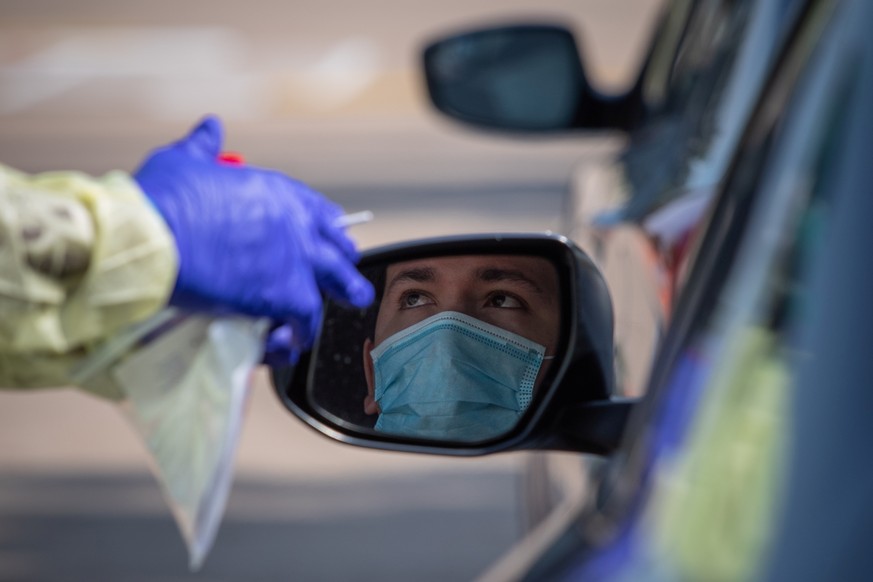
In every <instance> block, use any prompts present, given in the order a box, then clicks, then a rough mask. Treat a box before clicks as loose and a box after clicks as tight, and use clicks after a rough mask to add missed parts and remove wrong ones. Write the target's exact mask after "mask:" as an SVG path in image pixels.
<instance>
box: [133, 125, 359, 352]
mask: <svg viewBox="0 0 873 582" xmlns="http://www.w3.org/2000/svg"><path fill="white" fill-rule="evenodd" d="M222 133H223V132H222V127H221V123H220V121H219V120H218V119H217V118H215V117H207V118H206V119H204V120H203V121H202V122H201V123H200V125H199V126H198V127H196V128H195V129H194V130H193V131H192V132H191V133H190V134H189V135H188V136H187V137H185V138H183V139H182V140H180V141H178V142H176V143H174V144H170V145H168V146H166V147H163V148H159V149H157V150H155V151H154V152H152V154H151V155H150V156H149V157H148V158H147V159H146V161H145V163H143V165H142V167H141V168H140V169H139V170H138V171H137V172H136V174H135V175H134V178H135V179H136V181H137V182H138V183H139V185H140V187H141V188H142V190H143V192H145V194H146V196H147V197H148V198H149V199H150V200H151V201H152V203H153V204H154V206H155V207H156V208H157V210H158V211H159V212H160V214H161V215H162V216H163V217H164V219H165V221H166V222H167V224H168V225H169V227H170V230H171V231H172V233H173V236H174V237H175V239H176V246H177V248H178V251H179V275H178V278H177V280H176V286H175V288H174V290H173V294H172V297H171V299H170V304H171V305H173V306H177V307H180V308H183V309H187V310H189V311H198V312H207V313H239V314H243V315H250V316H257V317H268V318H271V319H272V320H274V321H276V322H278V323H287V324H290V326H291V328H292V330H293V334H288V330H287V328H285V330H284V331H282V332H281V333H280V334H279V335H278V336H276V337H275V338H272V339H273V341H272V342H268V344H270V345H272V346H273V347H274V348H275V347H277V346H278V342H279V341H280V340H282V338H286V339H285V340H282V341H287V338H288V335H292V336H293V347H294V348H297V349H299V348H304V347H307V346H308V345H310V344H311V342H312V340H313V338H314V337H315V334H316V332H317V326H318V321H319V319H320V316H321V295H320V293H319V289H321V290H324V291H326V292H327V293H328V294H329V295H331V296H332V297H334V298H336V299H337V300H340V301H344V302H347V303H350V304H352V305H354V306H356V307H366V306H367V305H369V304H370V303H371V302H372V301H373V297H374V292H373V288H372V285H370V283H369V281H367V280H366V279H365V278H364V277H362V276H361V275H360V273H358V271H357V270H356V269H355V266H354V264H355V263H356V262H357V260H358V255H357V252H356V251H355V246H354V243H353V242H352V241H351V240H350V239H349V238H348V237H347V236H346V234H345V232H344V231H343V229H342V228H338V227H336V226H334V221H335V220H336V218H337V217H339V216H341V215H342V209H341V208H340V207H339V206H338V205H336V204H334V203H332V202H330V201H329V200H327V199H325V198H324V197H322V196H321V195H320V194H318V193H316V192H315V191H313V190H312V189H310V188H309V187H308V186H306V185H305V184H303V183H301V182H298V181H296V180H293V179H291V178H289V177H287V176H285V175H283V174H281V173H279V172H275V171H272V170H265V169H258V168H253V167H249V166H229V165H225V164H223V163H221V162H220V161H218V159H217V158H218V155H219V154H220V152H221V150H222ZM279 329H282V328H279ZM276 331H278V330H276ZM291 357H292V358H293V356H291Z"/></svg>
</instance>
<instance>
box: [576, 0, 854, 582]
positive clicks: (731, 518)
mask: <svg viewBox="0 0 873 582" xmlns="http://www.w3.org/2000/svg"><path fill="white" fill-rule="evenodd" d="M836 4H837V3H836V2H829V1H820V2H812V3H810V6H809V8H808V9H807V11H806V13H805V15H804V16H803V23H802V26H801V27H800V28H799V29H798V30H797V32H796V33H795V35H794V38H793V41H792V44H791V48H790V50H789V51H788V52H787V54H786V55H784V57H783V59H782V61H781V64H780V67H779V69H778V71H777V74H776V76H775V77H774V79H773V80H772V81H771V84H770V86H769V88H768V90H767V93H766V95H765V98H764V99H763V101H762V103H761V104H760V105H759V107H758V108H757V111H756V114H755V116H754V118H753V121H752V124H751V126H750V128H749V129H748V131H747V133H746V135H745V139H744V143H743V145H742V147H741V149H740V152H739V155H738V157H737V158H736V162H735V165H734V167H733V171H732V174H731V178H730V179H729V181H728V182H727V183H726V187H725V189H724V190H723V191H722V192H721V194H720V196H719V199H718V201H717V204H716V206H715V211H714V212H713V213H712V216H711V221H710V224H709V227H708V230H707V234H706V236H705V238H704V240H703V242H702V244H701V247H700V250H699V255H698V261H697V262H696V264H695V267H694V270H693V272H692V274H691V275H690V277H689V282H688V286H687V287H686V289H685V292H684V293H683V296H682V298H681V299H680V304H679V308H678V310H677V314H676V318H675V320H674V322H673V325H672V328H671V331H670V332H669V334H668V338H667V340H666V342H665V344H664V347H663V349H662V350H661V352H660V354H659V361H660V366H659V367H658V368H656V370H655V373H654V374H653V378H652V384H651V392H650V395H649V399H648V401H647V402H646V404H645V406H644V407H643V409H642V411H641V414H640V415H639V416H638V417H637V418H636V419H634V427H633V429H632V432H631V434H629V439H630V440H629V446H628V447H627V449H626V450H625V451H624V452H623V453H622V455H620V457H619V459H618V460H617V461H616V463H614V465H613V467H612V468H611V470H612V471H613V473H612V474H613V476H614V477H613V478H611V479H607V480H606V481H605V485H604V488H603V491H602V496H601V508H600V510H599V511H598V512H597V515H596V517H595V518H592V517H591V516H587V521H586V523H587V524H588V530H587V534H586V536H587V539H589V540H591V539H600V540H603V539H610V540H611V543H610V544H607V546H606V547H607V549H606V550H605V551H603V552H601V553H599V554H598V555H597V556H596V557H595V558H594V559H593V560H587V561H585V562H584V563H580V564H579V566H578V567H579V568H580V569H581V570H584V572H585V573H587V574H588V575H593V574H594V573H596V574H597V576H596V578H597V579H601V578H606V579H614V577H617V578H618V579H638V577H640V576H643V575H647V574H650V573H651V572H653V571H658V572H661V573H663V574H664V575H665V578H666V579H674V578H678V579H691V580H695V579H721V580H732V579H748V578H749V577H750V576H751V575H752V574H754V572H755V569H756V568H757V567H758V565H759V560H760V558H761V554H760V552H762V551H764V550H765V549H766V545H765V542H766V540H767V539H768V534H769V533H770V527H771V526H770V524H771V523H772V519H773V517H774V516H775V508H776V504H775V495H776V492H777V491H778V487H779V484H780V479H781V476H782V475H783V473H782V472H781V469H782V466H781V463H782V462H783V460H784V458H783V457H782V455H781V452H782V450H783V448H784V447H785V445H786V443H785V441H784V437H785V435H786V425H787V423H788V422H789V417H788V403H789V401H790V398H791V396H792V386H793V384H794V383H795V382H796V381H797V380H798V378H797V374H798V369H799V368H798V366H799V365H800V364H802V363H803V362H804V361H805V360H806V359H807V358H808V357H810V354H809V353H807V352H805V351H804V346H803V345H802V344H800V343H799V340H798V338H800V337H801V336H802V335H803V333H805V330H806V328H807V327H808V326H809V322H810V319H809V314H810V311H811V309H810V305H811V299H810V289H811V287H810V285H811V279H810V274H811V273H813V272H814V269H815V267H816V265H818V264H820V263H821V262H823V261H826V260H828V258H827V257H826V256H824V255H823V251H822V249H823V243H824V241H826V240H827V238H828V236H829V221H830V217H831V215H832V213H833V208H834V205H835V202H836V201H835V200H834V199H833V197H832V185H833V183H834V179H835V178H836V177H837V176H836V172H837V168H838V167H839V162H840V159H841V157H842V156H844V155H846V152H847V150H848V148H847V145H846V142H847V136H848V135H849V132H850V130H851V128H852V123H853V120H852V118H851V117H850V113H851V112H852V111H853V108H852V107H847V105H848V104H852V103H855V104H856V107H855V108H854V110H858V108H859V107H860V105H858V98H857V79H859V78H860V77H861V76H860V75H859V74H858V70H857V67H858V59H853V58H852V55H851V50H852V46H853V43H852V42H851V39H849V40H847V39H845V38H844V37H842V36H841V35H840V34H839V33H840V32H841V29H840V28H839V27H837V26H833V27H831V29H829V32H828V35H827V36H826V37H825V40H824V41H823V42H822V43H821V44H820V45H818V44H817V43H818V41H819V39H820V36H821V35H822V33H823V30H824V29H825V26H826V25H827V24H828V23H829V22H831V21H832V17H833V16H834V10H835V5H836ZM833 20H834V21H836V22H840V20H838V19H836V18H834V19H833ZM842 20H843V21H845V20H846V19H845V18H843V19H842ZM619 558H620V559H619ZM635 576H636V577H635Z"/></svg>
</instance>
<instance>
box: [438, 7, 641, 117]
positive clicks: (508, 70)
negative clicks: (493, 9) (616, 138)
mask: <svg viewBox="0 0 873 582" xmlns="http://www.w3.org/2000/svg"><path fill="white" fill-rule="evenodd" d="M423 68H424V74H425V80H426V83H427V88H428V93H429V95H430V98H431V101H432V103H433V105H434V106H435V107H436V108H437V109H438V110H439V111H440V112H442V113H444V114H445V115H447V116H448V117H450V118H453V119H455V120H458V121H461V122H463V123H466V124H469V125H473V126H476V127H482V128H489V129H496V130H503V131H512V132H521V133H549V132H556V131H566V130H572V129H592V130H593V129H620V130H627V129H630V128H631V127H633V126H634V124H635V123H636V122H637V119H638V116H639V99H638V95H637V93H636V92H631V93H629V94H628V95H624V96H621V97H607V96H604V95H601V94H599V93H598V92H596V91H595V90H594V89H593V88H592V87H591V85H590V84H589V82H588V78H587V75H586V73H585V68H584V66H583V64H582V59H581V57H580V51H579V47H578V45H577V43H576V39H575V37H574V36H573V34H572V33H571V32H570V31H569V30H567V29H566V28H564V27H562V26H558V25H552V24H517V25H510V26H500V27H494V28H484V29H479V30H474V31H470V32H465V33H461V34H455V35H451V36H448V37H445V38H442V39H440V40H437V41H436V42H433V43H431V44H430V45H429V46H428V47H427V48H426V49H425V50H424V52H423Z"/></svg>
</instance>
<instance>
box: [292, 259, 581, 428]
mask: <svg viewBox="0 0 873 582" xmlns="http://www.w3.org/2000/svg"><path fill="white" fill-rule="evenodd" d="M361 271H362V272H363V273H364V275H365V276H367V277H368V278H369V279H370V280H371V281H372V282H373V284H374V286H375V287H376V293H377V299H376V302H375V303H374V305H373V306H372V307H371V308H370V309H367V310H358V309H350V308H348V307H345V306H342V305H338V304H336V303H334V302H328V304H327V306H326V311H325V319H324V324H323V327H322V332H321V335H320V339H319V341H318V343H317V345H316V346H315V348H314V350H313V353H312V358H313V360H312V362H311V365H310V368H309V378H308V381H307V383H308V390H309V400H310V402H311V403H312V404H313V405H314V406H315V407H317V408H318V409H319V412H320V413H321V414H323V415H324V416H325V417H327V418H329V419H331V420H332V421H333V422H335V423H337V424H340V425H341V426H345V427H348V428H353V429H355V430H362V429H363V430H372V431H375V432H376V433H380V434H383V435H397V436H403V437H413V438H421V439H438V440H440V441H457V442H475V441H482V440H487V439H491V438H494V437H498V436H500V435H502V434H504V433H506V432H507V431H509V430H511V429H513V428H514V427H515V426H516V424H517V423H518V421H519V419H520V418H521V416H522V415H523V414H524V412H525V410H527V408H528V406H529V405H530V402H531V399H532V398H534V396H535V395H536V394H537V393H538V390H541V389H543V388H544V386H545V382H546V380H545V379H546V378H547V377H548V376H549V371H550V370H551V369H553V368H555V369H556V367H559V365H560V361H561V357H559V356H560V355H561V353H560V352H561V350H562V345H563V344H564V340H563V339H562V335H561V330H562V326H561V322H562V321H563V320H564V312H565V310H566V307H565V306H564V305H563V304H564V302H565V301H564V299H563V298H562V297H563V296H562V292H561V288H562V287H561V284H560V281H559V270H558V269H556V267H555V265H554V264H553V263H552V261H551V259H548V258H544V257H541V256H536V255H513V254H482V255H451V256H445V255H441V256H434V257H427V258H416V259H414V260H405V261H401V262H393V263H374V264H370V265H364V266H362V268H361Z"/></svg>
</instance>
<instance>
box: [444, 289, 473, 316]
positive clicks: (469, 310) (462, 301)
mask: <svg viewBox="0 0 873 582" xmlns="http://www.w3.org/2000/svg"><path fill="white" fill-rule="evenodd" d="M443 307H445V310H446V311H457V312H459V313H463V314H464V315H469V316H470V317H475V318H476V319H479V306H478V304H477V303H476V301H475V299H474V298H473V297H470V296H469V295H467V294H463V293H457V294H455V295H453V296H452V297H451V298H449V300H448V301H444V302H443Z"/></svg>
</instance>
